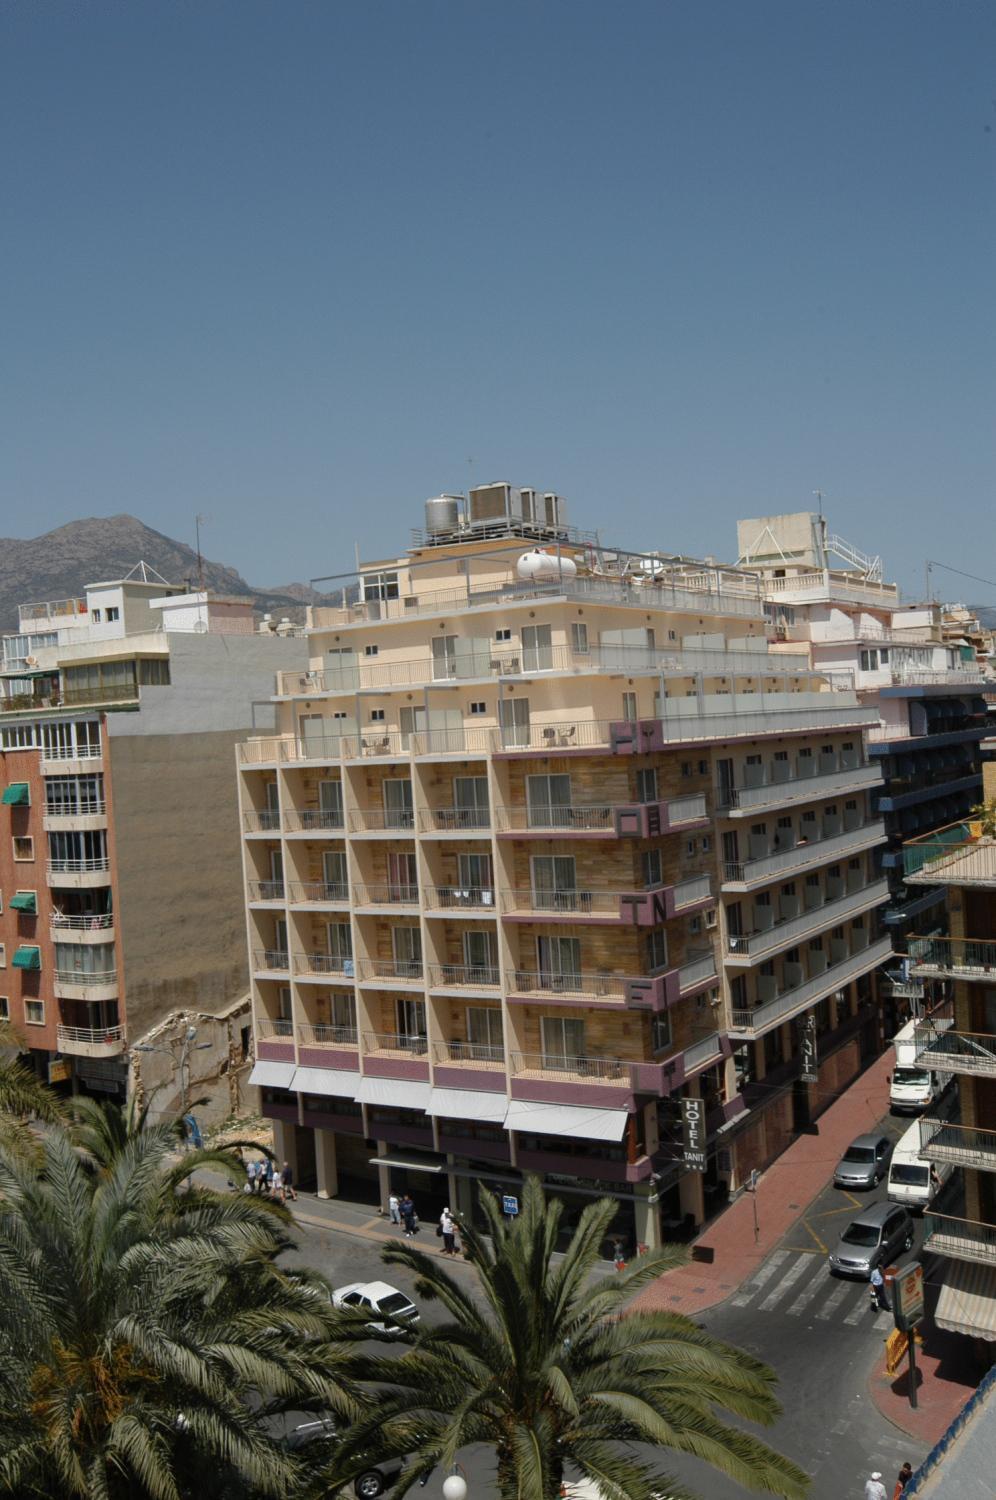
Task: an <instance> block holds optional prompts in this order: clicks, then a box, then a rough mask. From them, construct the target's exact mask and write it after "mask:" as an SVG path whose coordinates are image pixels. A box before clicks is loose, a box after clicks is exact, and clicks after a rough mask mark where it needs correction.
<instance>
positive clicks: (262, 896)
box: [248, 880, 286, 901]
mask: <svg viewBox="0 0 996 1500" xmlns="http://www.w3.org/2000/svg"><path fill="white" fill-rule="evenodd" d="M248 886H249V900H250V901H283V900H284V899H285V897H286V888H285V886H284V882H283V881H282V880H250V881H249V882H248Z"/></svg>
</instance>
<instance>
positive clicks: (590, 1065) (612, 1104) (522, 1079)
mask: <svg viewBox="0 0 996 1500" xmlns="http://www.w3.org/2000/svg"><path fill="white" fill-rule="evenodd" d="M632 1068H633V1063H632V1062H629V1061H627V1060H626V1059H624V1058H620V1057H567V1056H564V1055H563V1054H561V1053H553V1052H510V1053H509V1093H510V1095H511V1097H512V1098H513V1099H530V1100H533V1101H534V1102H544V1103H549V1104H586V1105H592V1106H594V1107H596V1108H598V1107H599V1106H602V1107H606V1108H616V1109H619V1108H624V1109H628V1108H629V1107H630V1106H631V1104H632V1099H633V1080H632Z"/></svg>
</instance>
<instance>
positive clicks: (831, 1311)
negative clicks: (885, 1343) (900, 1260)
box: [727, 1250, 892, 1330]
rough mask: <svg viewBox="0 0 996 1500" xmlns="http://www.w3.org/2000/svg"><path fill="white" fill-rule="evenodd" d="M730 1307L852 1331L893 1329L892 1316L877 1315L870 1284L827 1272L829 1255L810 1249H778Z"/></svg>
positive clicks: (745, 1285) (735, 1296)
mask: <svg viewBox="0 0 996 1500" xmlns="http://www.w3.org/2000/svg"><path fill="white" fill-rule="evenodd" d="M727 1306H731V1307H749V1308H751V1309H752V1310H753V1311H754V1312H757V1313H766V1314H769V1315H774V1316H778V1317H783V1318H803V1317H806V1318H813V1319H815V1320H816V1321H817V1322H821V1323H837V1322H839V1323H846V1324H848V1325H849V1326H850V1327H851V1328H857V1327H864V1326H868V1327H871V1328H875V1329H878V1330H888V1329H889V1328H891V1327H892V1314H891V1313H890V1312H884V1311H883V1312H872V1310H871V1308H870V1306H869V1293H868V1283H867V1282H864V1281H840V1280H837V1279H836V1278H834V1277H832V1276H831V1275H830V1273H829V1271H828V1270H827V1263H826V1258H825V1257H824V1256H822V1255H813V1254H811V1253H808V1252H806V1251H802V1252H799V1253H795V1252H793V1251H791V1250H775V1251H774V1252H773V1253H772V1254H771V1255H769V1256H768V1258H767V1260H766V1261H765V1262H764V1264H763V1265H762V1266H761V1267H760V1269H759V1270H758V1271H756V1272H755V1273H754V1275H753V1276H752V1277H751V1279H750V1281H747V1282H745V1283H744V1285H743V1286H742V1287H741V1288H740V1290H739V1291H738V1292H735V1293H734V1294H733V1296H732V1297H731V1298H730V1300H729V1302H728V1303H727Z"/></svg>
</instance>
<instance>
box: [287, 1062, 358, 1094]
mask: <svg viewBox="0 0 996 1500" xmlns="http://www.w3.org/2000/svg"><path fill="white" fill-rule="evenodd" d="M291 1087H292V1088H294V1089H296V1090H297V1092H298V1093H299V1094H331V1095H334V1096H335V1097H336V1098H337V1099H355V1098H356V1096H357V1094H358V1093H359V1092H360V1075H359V1073H347V1072H346V1071H345V1070H344V1069H342V1068H338V1069H337V1068H297V1069H296V1070H295V1072H294V1082H293V1083H292V1084H291Z"/></svg>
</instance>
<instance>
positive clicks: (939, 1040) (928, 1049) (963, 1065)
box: [914, 1022, 996, 1078]
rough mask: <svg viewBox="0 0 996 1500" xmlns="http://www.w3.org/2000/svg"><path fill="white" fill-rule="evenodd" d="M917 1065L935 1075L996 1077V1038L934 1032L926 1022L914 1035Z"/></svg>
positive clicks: (963, 1033) (969, 1032)
mask: <svg viewBox="0 0 996 1500" xmlns="http://www.w3.org/2000/svg"><path fill="white" fill-rule="evenodd" d="M914 1040H915V1042H916V1056H917V1061H918V1062H925V1063H928V1064H929V1065H930V1066H931V1067H933V1068H936V1069H937V1070H938V1072H941V1073H944V1072H949V1073H965V1074H975V1075H976V1076H979V1077H983V1078H996V1036H991V1035H989V1034H987V1033H985V1032H971V1031H936V1030H935V1029H934V1027H933V1026H931V1025H930V1023H929V1022H925V1023H924V1024H923V1026H917V1027H916V1029H915V1033H914Z"/></svg>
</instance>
